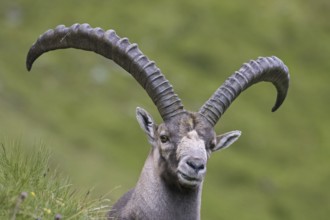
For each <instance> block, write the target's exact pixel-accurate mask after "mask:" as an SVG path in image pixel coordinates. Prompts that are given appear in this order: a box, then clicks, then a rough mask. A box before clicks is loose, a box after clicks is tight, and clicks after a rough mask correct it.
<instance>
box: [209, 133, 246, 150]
mask: <svg viewBox="0 0 330 220" xmlns="http://www.w3.org/2000/svg"><path fill="white" fill-rule="evenodd" d="M240 136H241V131H230V132H227V133H225V134H221V135H219V136H217V138H216V139H217V143H216V145H215V147H214V148H213V149H212V151H217V150H223V149H225V148H227V147H229V146H230V145H231V144H232V143H234V142H235V141H237V139H238V138H239V137H240Z"/></svg>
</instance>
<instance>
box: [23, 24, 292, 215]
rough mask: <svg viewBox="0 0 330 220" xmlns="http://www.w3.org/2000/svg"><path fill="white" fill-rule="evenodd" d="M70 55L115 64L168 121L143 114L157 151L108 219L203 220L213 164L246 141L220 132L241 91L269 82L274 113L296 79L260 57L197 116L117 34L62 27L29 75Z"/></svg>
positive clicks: (38, 49) (31, 57)
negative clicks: (58, 54) (45, 58)
mask: <svg viewBox="0 0 330 220" xmlns="http://www.w3.org/2000/svg"><path fill="white" fill-rule="evenodd" d="M63 48H77V49H83V50H88V51H94V52H95V53H98V54H100V55H102V56H104V57H107V58H109V59H111V60H113V61H114V62H116V63H117V64H118V65H120V66H121V67H122V68H124V69H125V70H126V71H127V72H129V73H130V74H131V75H132V76H133V77H134V78H135V79H136V80H137V82H138V83H139V84H140V85H141V86H142V87H143V88H144V89H145V90H146V92H147V93H148V95H149V97H150V98H151V99H152V101H153V102H154V104H155V105H156V106H157V108H158V111H159V113H160V115H161V116H162V118H163V120H164V122H163V123H161V124H160V125H157V124H156V123H155V122H154V120H153V119H152V117H151V116H150V115H149V114H148V113H147V112H146V111H145V110H143V109H141V108H137V111H136V115H137V120H138V122H139V124H140V126H141V128H142V129H143V130H144V132H145V133H146V135H147V137H148V140H149V142H150V144H151V146H152V148H151V151H150V153H149V155H148V157H147V159H146V162H145V164H144V167H143V169H142V172H141V175H140V179H139V181H138V182H137V184H136V186H135V188H133V189H132V190H130V191H129V192H127V193H126V194H125V195H124V196H123V197H121V198H120V199H119V200H118V201H117V203H116V204H115V205H114V206H113V208H112V210H111V211H110V212H109V219H112V218H115V219H159V220H162V219H187V220H192V219H200V204H201V188H202V187H201V186H202V183H203V179H204V176H205V173H206V166H207V161H208V158H209V156H210V154H211V153H212V152H214V151H217V150H220V149H224V148H226V147H228V146H230V145H231V144H232V143H234V142H235V141H236V140H237V139H238V138H239V136H240V135H241V132H240V131H231V132H228V133H225V134H222V135H219V136H217V135H216V134H215V131H214V126H215V125H216V123H217V122H218V120H219V119H220V117H221V116H222V115H223V114H224V113H225V111H226V110H227V109H228V107H229V106H230V104H231V103H232V102H233V101H234V100H235V99H236V97H237V96H238V95H239V94H240V93H241V92H242V91H244V90H245V89H247V88H249V87H250V86H251V85H253V84H255V83H258V82H262V81H267V82H271V83H272V84H273V85H274V86H275V87H276V89H277V100H276V103H275V105H274V107H273V111H275V110H276V109H277V108H279V107H280V105H281V104H282V103H283V101H284V99H285V97H286V95H287V91H288V88H289V78H290V77H289V71H288V68H287V67H286V66H285V65H284V63H283V62H282V61H281V60H280V59H278V58H277V57H274V56H273V57H260V58H258V59H257V60H251V61H249V62H248V63H245V64H244V65H243V66H242V67H241V68H240V69H239V70H238V71H236V72H235V73H234V74H233V75H232V76H230V77H229V78H228V79H227V80H226V81H225V82H224V83H223V84H222V85H221V86H220V87H219V88H218V89H217V90H216V92H215V93H214V94H213V95H212V96H211V98H210V99H209V100H208V101H207V102H206V103H205V104H204V105H203V106H202V107H201V108H200V110H199V111H198V112H190V111H187V110H185V109H184V107H183V104H182V102H181V100H180V99H179V98H178V96H177V95H176V94H175V93H174V90H173V88H172V85H171V84H170V83H169V82H168V80H166V78H165V77H164V75H163V74H162V73H161V71H160V69H159V68H158V67H156V65H155V63H154V62H153V61H150V60H149V59H148V58H147V57H146V56H145V55H143V54H142V52H141V51H140V50H139V49H138V47H137V45H136V44H131V43H130V42H129V41H128V39H127V38H120V37H118V36H117V35H116V33H115V32H114V31H113V30H109V31H104V30H102V29H101V28H91V27H90V26H89V25H88V24H82V25H80V24H74V25H73V26H71V27H65V26H63V25H60V26H58V27H56V28H55V29H53V30H49V31H47V32H46V33H44V34H42V35H41V36H40V37H39V39H38V40H37V41H36V43H35V44H34V45H33V46H32V47H31V49H30V51H29V53H28V56H27V63H26V64H27V68H28V70H30V69H31V67H32V64H33V62H34V61H35V60H36V59H37V58H38V57H39V56H40V55H42V54H43V53H45V52H47V51H50V50H56V49H63Z"/></svg>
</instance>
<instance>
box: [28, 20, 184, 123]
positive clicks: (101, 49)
mask: <svg viewBox="0 0 330 220" xmlns="http://www.w3.org/2000/svg"><path fill="white" fill-rule="evenodd" d="M64 48H76V49H82V50H87V51H93V52H95V53H97V54H100V55H102V56H104V57H106V58H109V59H111V60H113V61H114V62H115V63H117V64H118V65H119V66H121V67H122V68H123V69H125V70H126V71H127V72H128V73H130V74H131V75H132V76H133V77H134V78H135V79H136V80H137V81H138V82H139V84H140V85H141V86H142V87H143V88H144V89H145V90H146V92H147V93H148V95H149V96H150V98H151V99H152V101H153V102H154V104H155V105H156V106H157V108H158V111H159V113H160V115H161V117H162V118H163V120H164V121H165V120H167V119H169V118H171V117H173V116H174V115H177V114H179V113H180V112H182V111H184V110H183V105H182V103H181V100H180V99H179V97H178V96H177V95H176V94H175V93H174V90H173V88H172V85H171V84H170V83H169V81H168V80H167V79H166V78H165V77H164V75H163V74H162V72H161V71H160V69H159V68H158V67H157V66H156V65H155V63H154V62H153V61H150V60H149V59H148V58H147V57H146V56H145V55H144V54H143V53H142V52H141V51H140V50H139V48H138V46H137V44H134V43H133V44H131V43H130V42H129V41H128V39H127V38H120V37H118V36H117V34H116V32H115V31H114V30H108V31H104V30H103V29H101V28H91V27H90V25H89V24H74V25H72V26H71V27H66V26H64V25H59V26H57V27H56V28H55V29H51V30H48V31H47V32H45V33H44V34H42V35H41V36H40V37H39V38H38V40H37V41H36V42H35V43H34V44H33V45H32V47H31V48H30V50H29V52H28V55H27V58H26V66H27V69H28V70H29V71H30V70H31V68H32V64H33V62H34V61H35V60H36V59H37V58H38V57H39V56H41V55H42V54H43V53H45V52H48V51H51V50H57V49H64Z"/></svg>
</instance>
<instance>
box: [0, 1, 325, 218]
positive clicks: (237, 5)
mask: <svg viewBox="0 0 330 220" xmlns="http://www.w3.org/2000/svg"><path fill="white" fill-rule="evenodd" d="M96 2H97V3H96ZM329 7H330V4H329V3H328V2H327V1H324V0H315V1H313V2H312V3H308V2H307V1H298V0H294V1H290V2H288V1H284V0H280V1H276V2H273V3H267V2H265V1H261V0H253V1H243V0H240V1H230V2H221V1H216V0H207V1H175V0H169V1H162V2H161V1H152V2H150V1H138V2H132V1H128V0H120V1H94V2H93V3H89V2H88V1H70V2H69V1H64V0H63V1H41V0H40V1H23V0H21V1H16V2H13V1H9V0H8V1H7V0H5V1H2V2H1V3H0V13H1V14H0V15H1V19H0V24H1V27H2V30H1V32H0V41H1V42H2V43H1V44H0V51H1V52H0V121H1V126H0V133H1V134H2V135H5V136H9V137H14V138H15V137H17V136H22V135H23V136H27V137H29V138H30V139H31V142H33V141H34V139H39V138H42V139H44V140H46V141H48V142H50V143H51V145H52V146H53V147H54V149H53V150H54V154H55V157H56V158H57V160H58V161H60V162H61V164H62V166H63V167H64V168H65V169H66V171H67V172H68V173H70V174H72V178H73V181H75V182H76V183H79V184H80V185H82V186H90V185H94V184H95V185H97V188H98V189H99V192H100V193H102V192H108V191H109V190H111V189H113V188H115V187H116V186H118V185H122V187H121V188H120V189H118V190H115V192H114V193H113V197H115V198H118V196H119V195H121V194H122V193H123V192H124V191H126V190H127V189H128V188H129V187H131V186H133V185H134V182H135V181H136V179H137V177H138V173H139V170H140V167H141V166H142V164H143V160H144V158H145V156H146V154H147V153H148V145H147V142H146V140H145V137H144V136H143V134H142V132H141V131H140V129H139V127H138V125H137V123H136V122H135V115H134V112H135V107H136V106H141V107H144V108H146V109H148V111H149V112H151V113H152V114H153V115H154V117H155V118H156V119H157V120H158V121H160V118H159V116H158V114H157V112H156V109H155V107H154V106H153V105H152V104H151V101H150V100H149V98H147V96H146V94H145V93H144V91H142V89H140V88H139V87H138V85H136V83H135V82H134V80H132V79H131V78H130V77H129V76H128V75H127V74H126V73H124V71H122V70H121V69H119V68H118V67H117V66H115V65H114V64H113V63H112V62H109V61H107V60H105V59H104V58H101V57H99V56H96V55H94V54H91V53H87V52H82V51H73V50H66V51H58V52H56V53H49V54H47V55H45V56H43V57H41V58H40V59H39V60H38V61H37V63H36V64H35V67H34V69H33V71H32V73H29V74H28V73H26V70H25V68H24V62H25V56H26V52H27V50H28V48H29V46H30V45H31V44H32V42H34V41H35V39H36V37H37V36H38V35H39V34H41V33H42V32H43V31H45V30H46V29H48V28H53V27H55V26H56V25H58V24H61V23H63V24H66V25H71V24H72V23H75V22H88V23H90V24H91V25H93V26H101V27H103V28H105V29H107V28H113V29H115V30H116V31H117V33H118V34H119V35H120V36H128V37H129V39H130V40H131V42H137V43H138V44H139V46H140V48H141V49H142V51H144V53H146V54H147V55H148V56H149V57H150V58H151V59H154V60H156V61H157V64H158V66H159V67H160V68H161V69H162V71H163V72H164V73H165V74H166V76H167V78H168V79H169V80H170V81H171V82H172V83H173V84H174V88H175V89H176V91H177V93H179V95H180V97H181V98H182V100H183V101H184V104H185V106H186V107H187V108H188V109H192V110H196V109H198V108H199V106H200V105H201V104H202V103H203V102H204V101H205V100H206V99H207V98H208V97H209V96H210V94H211V93H212V92H213V91H214V90H215V89H216V88H217V87H218V86H219V85H220V83H221V82H223V80H224V79H225V78H226V77H227V76H228V75H229V74H231V73H232V72H234V71H235V70H237V69H238V68H239V67H240V65H241V63H243V62H245V61H247V60H249V59H252V58H256V57H258V56H261V55H262V56H267V55H273V54H274V55H277V56H278V57H280V58H281V59H283V60H284V61H285V63H286V64H287V65H288V66H289V69H290V71H291V78H292V83H291V87H290V91H289V96H288V99H287V100H286V102H285V104H284V106H283V107H282V109H280V110H279V111H278V112H277V113H274V114H271V113H270V108H271V104H273V103H272V102H273V101H274V99H275V97H274V95H275V94H274V89H273V88H272V87H271V85H268V84H260V85H258V86H256V87H254V88H253V89H250V90H249V91H247V92H246V93H244V94H242V95H241V96H240V98H238V100H237V101H236V102H235V103H233V105H232V107H231V108H230V110H229V111H228V112H227V113H226V115H225V116H224V117H223V118H222V121H221V123H219V124H218V126H217V128H216V130H217V131H218V132H219V133H221V132H224V131H227V130H231V129H240V130H242V131H243V136H242V138H241V139H240V140H239V142H237V143H236V144H235V145H234V146H233V147H232V148H230V149H228V150H226V151H224V152H222V153H221V154H218V155H214V156H213V157H212V158H211V161H210V164H209V170H208V176H207V180H206V183H205V187H204V194H203V207H202V215H203V218H204V219H220V218H222V219H326V216H328V214H329V211H328V209H327V204H329V203H330V190H329V189H328V187H327V186H328V184H329V182H330V175H329V163H328V161H327V160H328V159H327V158H328V157H329V154H330V150H329V148H328V146H329V143H330V139H329V137H328V135H327V132H328V130H329V117H328V112H329V110H330V108H329V104H328V103H327V100H328V93H329V89H328V80H329V78H330V77H329V75H328V74H327V71H328V69H329V67H330V64H329V62H328V60H327V58H328V57H329V53H330V44H329V43H328V40H329V30H330V27H329V24H328V20H329V15H328V9H329ZM47 8H51V10H47ZM45 16H46V17H45ZM97 77H100V78H101V79H102V80H101V81H99V80H97V79H99V78H97ZM96 78H97V79H96ZM195 85H198V86H195ZM237 210H239V211H237Z"/></svg>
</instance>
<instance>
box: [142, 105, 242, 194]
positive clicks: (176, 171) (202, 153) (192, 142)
mask: <svg viewBox="0 0 330 220" xmlns="http://www.w3.org/2000/svg"><path fill="white" fill-rule="evenodd" d="M137 118H138V121H139V123H140V126H141V127H142V128H143V130H144V131H145V132H146V134H147V135H148V138H149V142H150V143H151V144H152V146H153V149H152V154H153V158H154V160H155V164H156V167H157V169H158V172H159V174H160V176H161V177H162V178H163V179H164V180H165V181H166V182H167V183H168V184H169V185H172V186H176V187H179V188H196V187H198V186H200V185H201V184H202V182H203V180H204V176H205V173H206V165H207V161H208V158H209V157H210V155H211V153H212V152H214V151H217V150H220V149H223V148H225V147H228V146H229V145H230V144H232V143H233V142H235V141H236V140H237V139H238V137H239V136H240V132H239V131H232V132H229V133H226V134H225V135H221V136H218V137H217V136H216V134H215V132H214V130H213V127H212V125H210V124H209V122H208V121H207V120H206V119H205V118H204V117H203V116H202V115H200V114H199V113H189V112H184V113H182V114H179V115H177V116H176V117H173V118H171V119H170V120H168V121H166V122H164V123H162V124H160V125H159V126H157V125H156V124H155V123H154V121H153V119H152V118H151V116H150V115H149V114H148V113H147V112H146V111H145V110H143V109H140V108H138V109H137Z"/></svg>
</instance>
